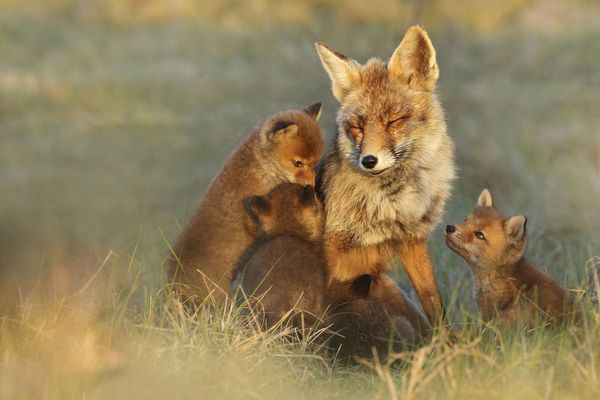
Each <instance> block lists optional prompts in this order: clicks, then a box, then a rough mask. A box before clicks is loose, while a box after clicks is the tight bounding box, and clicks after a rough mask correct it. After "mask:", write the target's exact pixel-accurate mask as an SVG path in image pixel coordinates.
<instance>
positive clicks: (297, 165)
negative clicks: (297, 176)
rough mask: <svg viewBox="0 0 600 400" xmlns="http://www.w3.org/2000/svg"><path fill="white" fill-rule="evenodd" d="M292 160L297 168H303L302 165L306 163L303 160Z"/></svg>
mask: <svg viewBox="0 0 600 400" xmlns="http://www.w3.org/2000/svg"><path fill="white" fill-rule="evenodd" d="M292 162H293V163H294V166H295V167H296V168H302V167H304V163H303V162H302V161H300V160H293V161H292Z"/></svg>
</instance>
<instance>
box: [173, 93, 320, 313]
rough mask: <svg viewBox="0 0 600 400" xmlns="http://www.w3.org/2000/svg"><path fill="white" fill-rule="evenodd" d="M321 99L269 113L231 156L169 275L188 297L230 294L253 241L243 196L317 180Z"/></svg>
mask: <svg viewBox="0 0 600 400" xmlns="http://www.w3.org/2000/svg"><path fill="white" fill-rule="evenodd" d="M320 113H321V104H320V103H316V104H314V105H312V106H310V107H308V108H307V109H305V110H291V111H286V112H281V113H278V114H275V115H273V116H271V117H269V118H267V119H266V120H265V121H264V122H262V123H260V124H258V125H257V127H256V128H255V129H254V130H253V131H252V132H251V133H250V134H249V135H248V137H247V138H246V140H244V142H242V143H241V144H240V145H239V146H238V147H237V149H236V150H235V151H234V152H233V154H231V155H230V156H229V158H228V159H227V161H226V162H225V164H224V165H223V167H222V168H221V170H220V172H219V173H218V174H217V176H216V177H215V178H214V179H213V181H212V182H211V184H210V185H209V187H208V189H207V191H206V193H205V195H204V198H203V199H202V201H201V202H200V205H199V207H198V209H197V210H196V212H195V214H194V215H193V217H192V218H191V220H190V222H189V223H188V224H187V226H186V227H185V229H184V230H183V232H182V233H181V235H180V237H179V239H178V241H177V243H176V244H175V246H174V250H173V254H172V255H171V257H170V260H169V268H168V276H169V278H170V279H171V281H172V282H174V283H175V284H176V285H175V289H176V291H178V292H179V294H180V295H181V296H182V297H183V299H184V300H193V301H194V302H195V303H197V304H199V303H201V302H202V301H203V300H204V299H205V298H207V296H209V294H212V296H213V297H214V298H215V299H216V300H217V301H219V300H222V299H224V298H225V297H226V294H227V292H228V289H229V286H230V283H231V273H232V270H233V268H234V266H235V264H236V262H237V260H238V259H239V258H240V256H241V255H242V253H243V252H244V250H245V249H246V248H247V247H248V246H249V245H250V244H251V243H252V236H251V232H249V231H248V227H247V226H245V223H244V221H245V214H246V212H245V210H244V206H243V199H245V198H247V197H249V196H253V195H264V194H266V193H268V192H269V191H270V190H271V189H273V188H274V187H275V186H277V185H279V184H281V183H284V182H298V183H302V184H307V185H314V180H315V173H314V167H315V164H316V163H317V161H318V160H319V158H320V156H321V152H322V149H323V141H322V138H321V131H320V129H319V125H318V124H317V121H318V119H319V115H320Z"/></svg>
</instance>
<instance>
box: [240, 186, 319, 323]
mask: <svg viewBox="0 0 600 400" xmlns="http://www.w3.org/2000/svg"><path fill="white" fill-rule="evenodd" d="M245 204H246V208H247V211H248V213H249V215H250V217H251V219H252V222H253V223H254V224H256V226H257V239H256V240H255V241H254V243H253V244H252V245H251V246H250V247H249V249H248V250H247V251H246V252H245V253H244V255H243V256H242V257H241V258H240V261H239V264H238V267H237V268H236V272H235V276H236V278H235V281H237V282H239V284H240V287H241V289H242V293H241V294H243V295H245V296H247V297H249V298H255V299H257V301H258V302H259V303H260V306H261V308H262V312H264V317H265V318H264V319H265V322H266V326H267V327H272V326H274V325H275V324H277V323H278V322H280V321H284V319H286V317H288V316H289V317H290V319H291V320H292V321H293V323H294V325H295V326H296V327H298V328H302V327H303V326H304V325H305V324H308V325H312V324H313V323H314V322H315V321H316V318H319V317H320V316H321V314H322V313H323V311H324V301H325V300H324V298H325V288H326V277H325V274H326V273H327V267H326V265H325V255H324V254H323V241H322V231H323V212H322V207H321V204H320V203H319V201H318V200H317V197H316V194H315V191H314V188H313V187H312V186H302V185H299V184H294V183H284V184H281V185H279V186H277V187H275V188H274V189H273V190H271V191H270V192H269V193H268V194H267V195H266V196H253V197H250V198H248V199H246V201H245ZM233 286H235V285H233ZM235 289H236V288H235V287H233V288H232V290H235Z"/></svg>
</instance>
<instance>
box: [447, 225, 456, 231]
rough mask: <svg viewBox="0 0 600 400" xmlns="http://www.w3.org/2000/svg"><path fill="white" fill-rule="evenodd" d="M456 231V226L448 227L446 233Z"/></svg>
mask: <svg viewBox="0 0 600 400" xmlns="http://www.w3.org/2000/svg"><path fill="white" fill-rule="evenodd" d="M455 231H456V227H455V226H454V225H446V233H452V232H455Z"/></svg>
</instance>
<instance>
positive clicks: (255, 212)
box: [244, 196, 271, 227]
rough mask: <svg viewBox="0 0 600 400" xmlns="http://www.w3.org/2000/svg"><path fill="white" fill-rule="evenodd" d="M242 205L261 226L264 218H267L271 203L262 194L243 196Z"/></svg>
mask: <svg viewBox="0 0 600 400" xmlns="http://www.w3.org/2000/svg"><path fill="white" fill-rule="evenodd" d="M244 207H245V208H246V212H247V213H248V215H250V217H251V218H252V220H253V221H254V223H255V224H257V225H258V226H261V227H262V226H263V225H264V223H265V220H266V219H267V218H269V215H270V213H271V205H270V204H269V200H267V199H266V198H265V197H263V196H251V197H247V198H245V199H244Z"/></svg>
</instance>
